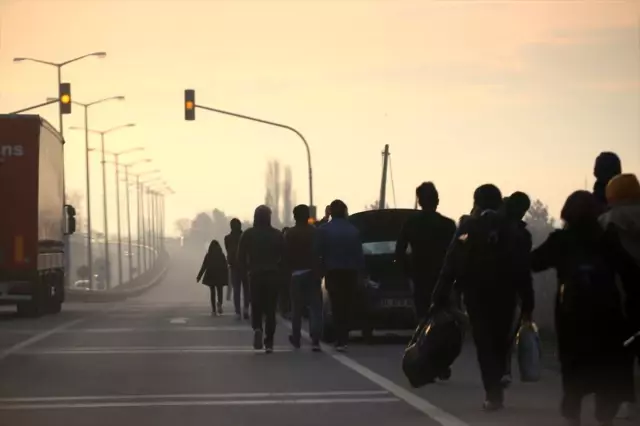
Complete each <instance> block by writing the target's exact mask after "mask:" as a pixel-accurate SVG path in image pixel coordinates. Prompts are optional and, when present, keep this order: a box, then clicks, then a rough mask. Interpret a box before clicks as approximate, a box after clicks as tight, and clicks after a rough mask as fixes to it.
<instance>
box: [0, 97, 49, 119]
mask: <svg viewBox="0 0 640 426" xmlns="http://www.w3.org/2000/svg"><path fill="white" fill-rule="evenodd" d="M56 102H60V101H59V100H58V99H55V100H50V101H47V102H45V103H43V104H38V105H34V106H30V107H28V108H23V109H19V110H18V111H13V112H10V113H9V115H14V114H21V113H23V112H27V111H31V110H32V109H38V108H42V107H43V106H47V105H51V104H55V103H56Z"/></svg>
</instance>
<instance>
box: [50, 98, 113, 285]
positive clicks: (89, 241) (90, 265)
mask: <svg viewBox="0 0 640 426" xmlns="http://www.w3.org/2000/svg"><path fill="white" fill-rule="evenodd" d="M124 99H125V98H124V96H111V97H108V98H103V99H98V100H97V101H93V102H89V103H82V102H75V101H72V103H73V104H75V105H78V106H81V107H82V108H83V109H84V145H85V169H86V171H85V173H86V176H85V180H86V183H85V184H86V187H87V188H86V192H87V267H88V268H89V287H90V288H91V290H95V288H94V287H93V251H92V237H91V173H90V169H89V151H90V149H89V107H91V106H94V105H98V104H101V103H103V102H107V101H124ZM47 100H57V98H48V99H47Z"/></svg>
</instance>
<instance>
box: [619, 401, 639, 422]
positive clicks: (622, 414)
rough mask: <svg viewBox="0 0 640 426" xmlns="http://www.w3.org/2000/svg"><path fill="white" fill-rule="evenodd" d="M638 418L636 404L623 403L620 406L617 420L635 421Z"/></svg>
mask: <svg viewBox="0 0 640 426" xmlns="http://www.w3.org/2000/svg"><path fill="white" fill-rule="evenodd" d="M635 417H636V404H634V403H632V402H623V403H622V405H620V409H619V410H618V414H617V416H616V418H618V419H627V420H633V419H634V418H635Z"/></svg>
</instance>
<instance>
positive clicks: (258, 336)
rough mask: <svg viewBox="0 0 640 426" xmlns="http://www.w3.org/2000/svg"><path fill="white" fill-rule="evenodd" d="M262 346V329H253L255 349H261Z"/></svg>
mask: <svg viewBox="0 0 640 426" xmlns="http://www.w3.org/2000/svg"><path fill="white" fill-rule="evenodd" d="M262 348H263V345H262V330H253V349H255V350H257V351H259V350H260V349H262Z"/></svg>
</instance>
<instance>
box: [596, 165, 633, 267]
mask: <svg viewBox="0 0 640 426" xmlns="http://www.w3.org/2000/svg"><path fill="white" fill-rule="evenodd" d="M606 195H607V200H608V201H609V205H610V206H611V209H610V210H609V211H607V212H606V213H604V214H603V215H602V216H600V224H601V225H602V227H603V228H605V229H607V228H609V227H613V228H614V229H615V230H616V231H617V234H618V237H619V239H620V242H621V244H622V247H623V248H624V249H625V250H626V251H627V252H628V253H629V254H630V255H631V257H633V258H634V259H635V261H636V263H637V264H638V265H640V184H639V183H638V180H637V178H636V177H635V176H634V175H630V174H624V175H619V176H616V177H615V178H614V179H612V180H611V182H610V183H609V185H608V186H607V189H606Z"/></svg>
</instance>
